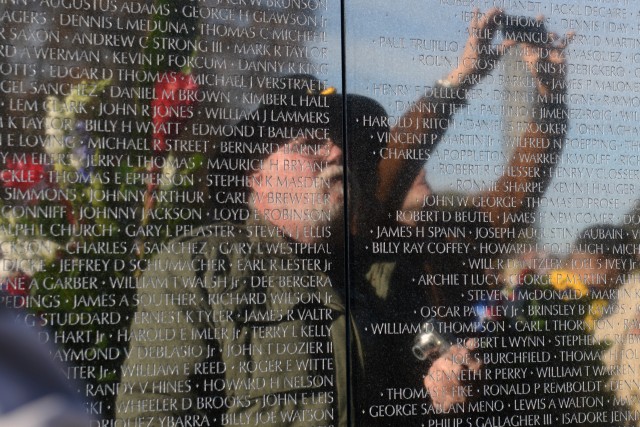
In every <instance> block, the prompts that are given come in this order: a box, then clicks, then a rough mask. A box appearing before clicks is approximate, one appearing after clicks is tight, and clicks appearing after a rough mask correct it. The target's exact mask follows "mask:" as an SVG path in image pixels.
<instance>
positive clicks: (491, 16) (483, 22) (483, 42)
mask: <svg viewBox="0 0 640 427" xmlns="http://www.w3.org/2000/svg"><path fill="white" fill-rule="evenodd" d="M503 16H504V12H503V11H502V10H500V9H497V8H493V9H490V10H489V11H487V13H485V14H483V15H482V16H480V12H479V10H478V9H474V11H473V18H472V19H471V23H470V24H469V38H468V39H467V42H466V44H465V47H464V50H463V52H462V57H461V58H460V62H459V64H460V65H458V67H457V68H456V69H455V70H453V71H452V72H451V73H450V74H449V76H448V77H447V80H448V81H449V82H451V83H453V84H456V85H460V86H462V87H465V88H468V87H471V86H473V85H474V84H476V83H477V82H479V81H480V79H482V78H483V77H484V76H486V75H487V74H489V73H490V72H491V70H493V68H494V67H495V65H496V63H497V62H498V60H499V59H500V57H501V56H502V55H503V54H504V53H505V52H506V50H507V49H508V48H509V47H510V46H513V45H514V44H515V42H514V41H512V40H505V41H504V42H503V43H501V44H499V45H493V44H492V42H493V38H494V36H495V34H496V31H497V29H498V27H499V25H500V22H501V21H502V17H503Z"/></svg>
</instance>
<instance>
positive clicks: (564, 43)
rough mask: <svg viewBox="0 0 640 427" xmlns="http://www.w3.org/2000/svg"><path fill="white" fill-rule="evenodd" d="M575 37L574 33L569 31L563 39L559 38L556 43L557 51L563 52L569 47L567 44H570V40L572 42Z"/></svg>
mask: <svg viewBox="0 0 640 427" xmlns="http://www.w3.org/2000/svg"><path fill="white" fill-rule="evenodd" d="M575 36H576V33H575V31H569V32H568V33H567V34H565V35H564V37H563V38H561V39H560V41H559V42H558V49H561V50H564V49H565V48H566V47H567V46H569V43H571V40H573V38H574V37H575Z"/></svg>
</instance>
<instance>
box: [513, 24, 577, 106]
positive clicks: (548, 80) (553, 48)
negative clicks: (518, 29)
mask: <svg viewBox="0 0 640 427" xmlns="http://www.w3.org/2000/svg"><path fill="white" fill-rule="evenodd" d="M542 19H544V18H543V17H539V18H538V20H542ZM573 37H574V33H573V32H569V33H567V34H566V35H565V36H564V37H561V38H560V37H558V35H557V34H556V33H549V36H548V37H547V38H546V39H547V40H548V42H546V43H542V44H538V45H532V44H529V43H521V44H520V45H521V46H522V60H523V61H524V62H525V63H526V64H527V67H528V68H529V71H530V72H531V74H532V75H533V76H534V77H536V78H537V79H538V90H539V91H540V93H541V94H542V95H547V94H549V93H564V92H566V90H565V88H566V85H565V78H566V66H565V53H564V50H565V48H566V47H567V46H568V45H569V43H570V42H571V40H572V39H573Z"/></svg>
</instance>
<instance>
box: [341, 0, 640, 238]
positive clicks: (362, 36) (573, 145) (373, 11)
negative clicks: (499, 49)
mask: <svg viewBox="0 0 640 427" xmlns="http://www.w3.org/2000/svg"><path fill="white" fill-rule="evenodd" d="M446 3H451V4H455V3H459V2H454V1H448V0H438V1H413V0H399V1H397V2H393V3H390V2H387V1H381V0H373V1H372V0H350V1H349V2H346V6H345V12H346V28H347V32H346V47H347V51H346V57H347V63H346V70H347V91H348V92H351V93H359V94H363V95H367V96H371V97H373V98H375V99H376V100H378V101H379V102H381V103H383V105H384V106H385V107H386V108H387V111H388V112H389V114H392V115H400V114H401V112H398V111H396V110H395V106H396V101H398V100H400V101H404V102H405V104H404V105H406V102H410V101H411V100H413V99H416V98H417V95H416V94H415V93H411V94H410V95H399V96H396V95H393V94H383V93H380V92H379V91H378V92H373V90H372V89H373V88H374V87H376V84H382V83H387V84H391V85H399V84H407V85H409V86H410V87H414V86H416V85H431V84H433V82H435V81H436V80H437V79H440V78H443V77H445V76H446V75H447V73H448V71H449V70H450V68H451V67H450V66H449V65H448V64H449V63H454V61H455V60H456V58H457V57H458V55H459V54H460V51H461V50H462V47H463V45H464V42H465V40H466V34H467V30H466V28H467V26H468V20H467V19H465V18H468V16H469V14H468V12H470V8H467V7H458V6H449V5H447V4H446ZM504 3H505V1H503V0H495V1H494V0H491V1H486V2H485V1H483V2H482V4H488V5H490V4H498V5H501V4H504ZM506 3H512V4H514V5H515V4H517V3H521V4H525V7H529V8H531V10H524V9H515V8H514V7H512V8H511V9H507V10H506V12H507V13H509V14H512V15H527V16H537V15H539V14H543V15H544V16H545V17H547V22H546V26H547V29H549V30H551V31H556V32H558V33H560V34H563V33H565V32H567V31H568V30H570V29H573V30H574V31H575V32H576V34H577V36H576V38H575V40H574V41H573V43H572V44H571V45H570V48H569V49H570V50H569V51H568V55H567V63H568V64H569V66H570V72H569V74H568V78H569V80H570V82H571V83H572V85H571V86H570V89H569V92H568V94H569V96H570V99H569V103H568V107H569V108H570V109H574V110H573V111H572V112H571V113H572V114H576V115H574V116H573V117H572V118H571V119H570V122H569V132H568V135H567V140H568V143H567V144H566V146H565V150H564V151H563V157H562V159H563V164H560V165H559V166H560V168H559V169H558V175H559V174H562V178H560V177H556V178H555V179H554V180H553V181H552V182H551V186H550V188H549V190H548V191H547V193H546V195H545V196H546V197H547V198H548V199H549V200H552V201H558V202H559V204H560V207H549V208H546V209H545V208H543V209H541V210H540V212H541V213H542V214H543V215H544V219H542V223H541V225H542V227H543V228H545V229H546V230H551V229H552V228H554V227H558V228H560V229H566V230H562V232H561V230H556V231H555V232H554V235H553V236H550V235H547V236H546V237H545V238H543V239H542V240H543V241H544V242H554V243H565V242H568V241H571V240H572V237H571V236H572V235H573V234H575V233H576V232H577V231H579V230H581V229H583V228H585V227H588V226H589V225H593V224H595V223H598V222H600V221H601V220H603V219H608V220H610V221H611V222H613V223H621V222H622V219H623V214H624V213H626V212H628V211H629V209H630V208H631V207H632V205H633V201H634V200H635V199H636V198H637V197H639V196H638V194H639V193H640V182H638V181H635V180H633V179H632V178H629V177H623V178H618V179H612V178H611V177H610V173H613V174H616V172H610V171H611V170H613V171H618V170H621V169H631V170H636V169H640V138H638V132H637V129H635V128H634V126H635V125H636V121H635V120H629V119H628V118H627V117H626V115H629V114H631V115H632V116H633V115H634V114H637V112H638V111H640V95H638V98H637V99H635V102H633V101H631V100H632V98H633V97H634V96H635V95H637V94H638V93H640V55H637V52H640V47H639V46H635V47H634V43H636V42H635V40H639V41H638V42H637V43H638V44H639V45H640V38H639V39H635V38H634V37H636V36H637V35H638V30H639V27H638V23H637V20H636V19H635V16H637V14H638V10H637V9H638V5H635V6H634V5H633V4H632V5H626V6H617V7H622V8H624V9H625V10H624V11H623V13H622V14H620V15H617V16H616V15H606V16H604V15H603V13H607V12H610V11H611V8H612V7H616V6H614V5H613V4H609V3H607V4H606V5H603V4H602V3H601V2H584V1H583V2H572V3H571V4H568V2H563V3H564V5H563V7H565V8H566V10H564V11H560V10H557V9H553V10H552V9H551V2H546V1H543V2H541V4H540V10H535V9H534V8H535V4H536V3H537V2H506ZM616 3H624V2H622V1H621V2H616ZM391 5H392V6H391ZM603 6H604V8H603V9H594V8H593V7H598V8H602V7H603ZM484 9H485V10H486V8H484ZM561 12H565V13H564V14H563V13H561ZM594 12H603V13H600V14H599V15H600V16H598V15H594ZM622 37H626V38H630V39H631V42H630V41H629V40H624V41H625V42H626V43H627V45H626V47H625V46H624V45H622V46H616V42H617V41H620V40H622V39H621V38H622ZM412 38H413V39H421V40H425V41H429V40H441V41H448V42H455V43H457V45H458V47H459V49H458V50H457V51H446V50H449V47H450V46H451V45H450V44H447V45H444V46H443V45H441V46H440V48H444V49H445V51H444V52H437V51H436V52H434V51H430V50H424V49H420V48H418V47H417V45H415V44H412V43H411V41H410V39H412ZM607 38H611V39H609V40H607ZM401 39H402V40H401ZM381 40H383V42H382V43H381ZM385 42H386V43H385ZM609 52H616V53H615V54H613V55H610V54H609ZM618 53H619V55H618ZM420 55H424V56H423V57H422V58H421V57H420ZM591 55H594V57H592V56H591ZM601 55H604V56H601ZM607 55H609V56H607ZM445 56H446V58H447V60H444V59H443V57H445ZM436 57H438V58H440V59H439V60H438V63H436V64H434V63H433V62H434V61H435V59H436ZM427 62H428V64H427ZM440 63H441V64H440ZM592 65H596V66H602V65H605V66H613V67H612V68H614V69H615V71H616V73H617V74H619V75H620V76H602V75H597V74H594V73H592V72H590V70H588V69H587V68H585V67H586V66H592ZM594 71H596V72H597V71H598V70H594ZM636 71H638V76H639V77H636ZM499 74H500V71H499V70H494V72H493V74H492V76H491V77H490V78H489V79H487V81H485V82H482V83H481V84H480V85H479V86H478V87H479V88H480V89H481V91H482V93H483V94H484V95H485V96H488V97H489V100H487V99H486V98H483V99H476V100H473V101H471V102H470V103H469V111H468V112H466V113H462V114H458V115H457V116H456V123H458V124H459V125H461V126H462V127H463V129H450V130H449V131H448V133H447V136H448V137H450V136H454V135H455V132H458V133H461V134H470V133H473V134H476V135H488V136H489V137H491V138H492V140H494V141H496V142H495V143H494V145H493V146H489V147H488V148H487V147H484V148H477V147H473V146H465V147H456V146H455V145H444V144H441V145H440V147H439V148H438V155H440V156H442V155H443V153H444V152H445V151H444V150H455V149H457V148H470V149H476V150H490V151H494V152H501V150H502V146H501V141H502V132H500V131H495V130H491V129H486V128H482V129H478V128H473V127H472V126H470V125H471V124H472V123H473V122H474V121H475V122H477V121H478V120H480V119H489V120H492V119H496V118H499V115H487V114H485V113H484V112H483V111H482V110H485V111H486V108H487V107H486V106H490V107H494V108H499V107H500V106H501V105H502V101H498V100H495V99H493V95H494V94H498V93H500V91H501V90H502V86H503V85H502V84H500V83H499V82H498V80H499ZM489 80H493V82H491V81H489ZM588 80H590V82H589V83H588V86H589V87H587V81H588ZM633 83H635V84H638V87H637V88H636V87H633V86H632V85H633ZM607 84H608V85H611V84H614V90H607V88H606V87H604V85H607ZM629 84H631V85H629ZM615 86H618V87H615ZM634 91H635V93H634ZM614 96H616V97H620V96H621V97H622V98H616V99H614V98H613V97H614ZM629 102H633V103H631V104H629ZM625 103H627V104H628V105H625ZM399 105H400V104H399ZM589 110H590V111H591V112H592V113H593V114H591V116H590V117H589V116H588V115H587V114H586V113H587V111H589ZM577 113H580V114H581V117H578V115H577ZM606 126H612V127H613V129H612V130H613V134H612V132H611V129H607V128H605V127H606ZM638 126H640V125H638ZM618 131H619V133H620V134H616V133H618ZM594 145H595V147H594ZM603 145H604V146H606V148H604V149H603ZM449 153H451V152H449ZM585 155H590V156H589V157H588V158H587V157H585ZM593 155H596V156H597V157H594V156H593ZM606 155H610V156H609V158H606V157H604V156H606ZM636 155H637V156H639V157H628V156H636ZM580 156H583V157H580ZM595 158H598V159H599V160H603V159H604V163H602V164H592V165H589V164H585V162H586V161H587V160H593V159H595ZM629 159H630V160H631V161H628V160H629ZM569 162H571V164H569ZM445 163H452V161H451V160H446V161H444V160H443V161H440V162H439V161H438V160H437V159H434V158H432V159H431V161H429V162H428V164H427V171H428V176H429V181H430V183H431V184H432V185H433V186H434V188H436V189H437V190H440V191H448V190H455V189H456V179H458V178H465V179H484V180H486V181H488V180H490V179H495V178H496V176H497V175H496V174H487V175H481V176H464V177H460V176H456V175H454V174H452V173H447V171H446V170H445V166H444V164H445ZM453 163H469V164H472V163H475V164H480V163H483V162H482V161H478V160H476V161H475V162H474V161H473V160H470V161H467V162H465V161H457V160H454V161H453ZM484 163H486V162H484ZM569 168H575V169H569ZM578 168H580V170H581V171H582V173H581V175H577V174H576V175H575V176H574V177H568V176H567V175H568V173H571V172H576V173H577V170H578ZM490 169H493V168H490ZM598 169H601V170H600V171H599V172H598ZM587 171H588V172H589V173H590V176H586V174H587ZM604 184H608V185H604ZM612 184H626V185H624V186H619V185H618V186H612ZM576 185H577V186H576ZM594 186H596V187H597V188H596V187H594ZM584 190H586V191H587V193H586V194H583V193H581V191H584ZM586 198H591V199H598V201H600V200H599V199H606V200H607V201H608V203H605V204H604V205H606V206H601V207H598V206H594V203H595V200H592V201H591V205H590V206H588V207H582V206H584V205H585V204H586V202H587V200H586ZM562 199H564V202H565V203H569V204H570V205H569V206H563V204H562V203H563V201H562ZM581 204H582V205H581ZM599 204H601V205H602V203H599ZM578 205H580V206H581V207H577V206H578ZM616 205H617V206H616ZM558 212H560V213H561V214H560V215H558ZM577 213H580V215H579V216H575V214H577ZM567 214H573V215H574V216H571V215H567ZM552 215H553V217H552ZM547 234H550V233H547Z"/></svg>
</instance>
